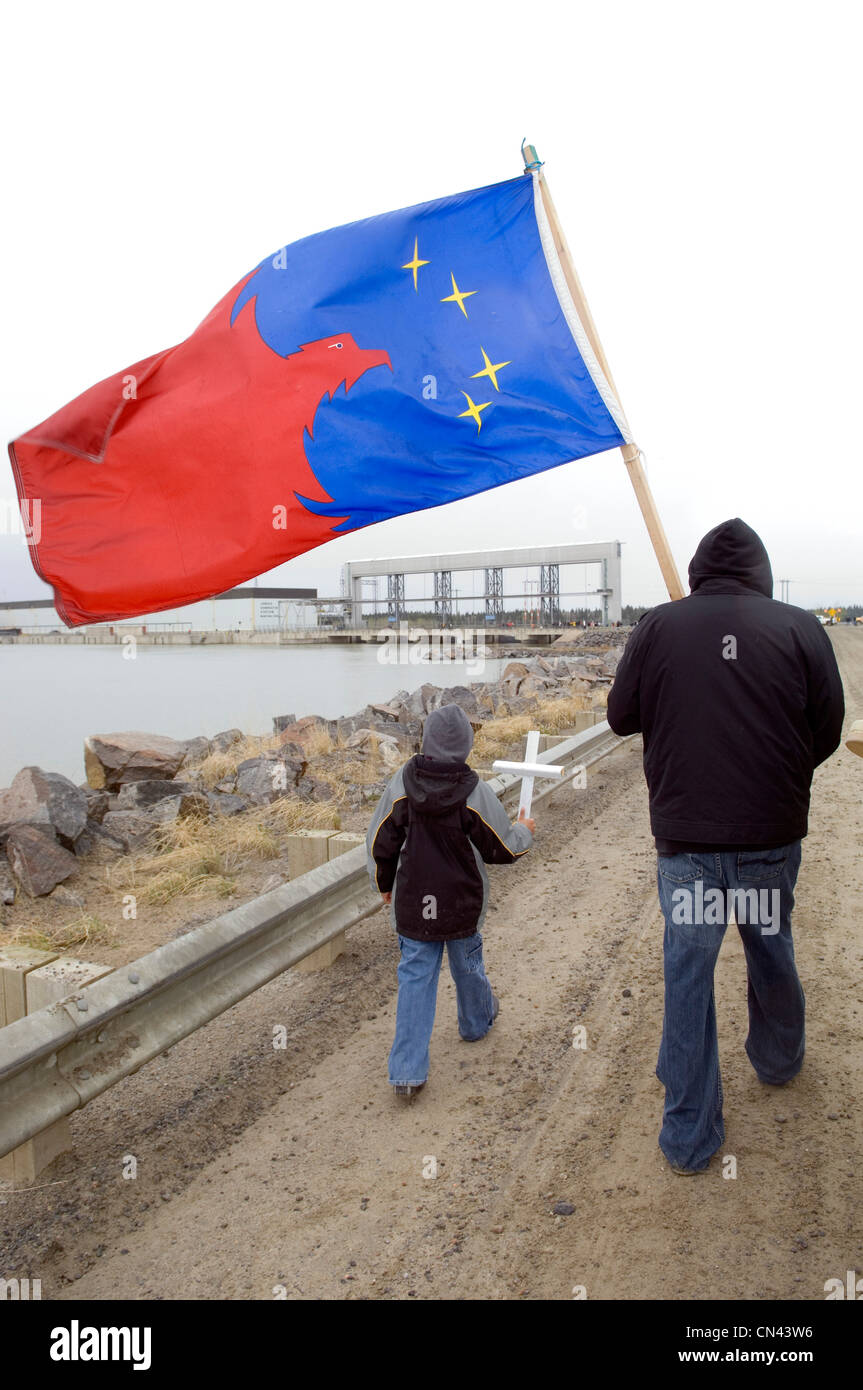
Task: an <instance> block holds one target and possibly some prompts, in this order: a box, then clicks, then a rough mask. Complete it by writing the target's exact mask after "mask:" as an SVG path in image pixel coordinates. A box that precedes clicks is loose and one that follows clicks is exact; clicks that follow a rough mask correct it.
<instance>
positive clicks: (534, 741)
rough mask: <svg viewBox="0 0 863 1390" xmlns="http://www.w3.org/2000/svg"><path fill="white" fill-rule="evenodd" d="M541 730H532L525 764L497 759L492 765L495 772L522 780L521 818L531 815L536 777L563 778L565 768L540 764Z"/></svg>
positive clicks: (529, 735)
mask: <svg viewBox="0 0 863 1390" xmlns="http://www.w3.org/2000/svg"><path fill="white" fill-rule="evenodd" d="M538 757H539V730H538V729H531V731H530V733H529V734H528V736H527V747H526V748H525V750H524V762H523V763H507V762H503V761H502V760H501V759H499V758H498V759H497V760H496V761H495V762H493V763H492V767H493V768H494V771H495V772H513V773H515V775H516V776H517V777H520V778H521V798H520V800H519V803H518V816H519V818H520V817H521V813H522V811H524V814H525V816H526V817H527V816H529V815H530V803H531V800H532V799H533V779H534V778H535V777H562V776H563V768H562V767H561V766H559V765H556V764H552V763H539V762H537V758H538Z"/></svg>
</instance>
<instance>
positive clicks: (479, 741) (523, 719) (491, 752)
mask: <svg viewBox="0 0 863 1390" xmlns="http://www.w3.org/2000/svg"><path fill="white" fill-rule="evenodd" d="M593 701H594V697H593V696H592V695H568V696H565V697H564V698H563V699H560V700H539V701H537V703H536V705H534V707H533V709H532V710H530V711H529V712H528V713H527V714H513V715H510V716H508V717H507V718H504V719H492V720H489V721H488V723H486V724H483V726H482V728H481V729H480V731H479V733H478V734H477V736H476V738H475V739H474V745H473V758H474V759H475V760H476V762H478V763H480V764H482V765H483V766H490V765H491V763H492V762H493V761H494V759H495V758H500V757H503V755H504V753H506V752H507V750H508V749H510V748H511V747H512V745H513V744H514V743H517V742H518V741H519V740H521V739H524V737H525V735H526V734H527V733H528V732H529V730H531V729H539V731H540V733H541V734H557V733H560V732H561V730H564V729H570V728H572V725H573V724H574V723H575V716H576V714H579V713H581V711H582V710H586V709H590V708H591V706H592V704H593Z"/></svg>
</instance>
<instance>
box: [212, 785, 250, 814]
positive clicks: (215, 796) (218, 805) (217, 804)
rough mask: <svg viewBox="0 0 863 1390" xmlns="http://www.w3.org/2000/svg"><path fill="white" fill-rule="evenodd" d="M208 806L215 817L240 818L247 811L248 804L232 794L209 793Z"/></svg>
mask: <svg viewBox="0 0 863 1390" xmlns="http://www.w3.org/2000/svg"><path fill="white" fill-rule="evenodd" d="M207 805H208V806H209V808H210V811H211V813H212V814H213V815H214V816H238V815H239V814H240V813H241V811H245V810H246V809H247V807H248V802H247V801H245V800H244V798H243V797H241V796H234V795H233V794H232V793H231V792H219V791H215V792H207Z"/></svg>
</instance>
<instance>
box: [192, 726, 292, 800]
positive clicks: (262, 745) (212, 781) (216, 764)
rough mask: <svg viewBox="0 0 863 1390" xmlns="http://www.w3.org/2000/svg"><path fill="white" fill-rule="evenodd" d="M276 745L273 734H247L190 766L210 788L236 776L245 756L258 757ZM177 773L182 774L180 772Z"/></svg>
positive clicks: (276, 740)
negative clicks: (224, 750) (228, 746)
mask: <svg viewBox="0 0 863 1390" xmlns="http://www.w3.org/2000/svg"><path fill="white" fill-rule="evenodd" d="M277 746H278V738H277V737H276V736H275V735H274V734H260V735H258V734H248V735H247V736H246V737H245V738H244V739H242V740H241V741H240V742H239V743H235V744H233V745H232V747H230V748H229V749H228V750H227V752H225V753H210V754H209V755H208V756H207V757H206V758H202V759H201V761H200V762H199V763H194V764H192V767H193V768H194V770H195V772H200V774H201V777H202V778H203V781H204V785H205V786H206V787H209V788H210V790H212V789H213V787H215V786H216V785H217V784H218V783H219V782H222V781H224V779H225V778H226V777H236V775H237V768H238V767H239V765H240V763H243V762H245V761H246V759H247V758H259V757H260V756H261V754H262V753H267V752H269V751H270V750H271V749H273V748H275V747H277ZM179 775H180V776H182V772H181V773H180V774H179Z"/></svg>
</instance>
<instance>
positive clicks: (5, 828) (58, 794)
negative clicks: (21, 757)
mask: <svg viewBox="0 0 863 1390" xmlns="http://www.w3.org/2000/svg"><path fill="white" fill-rule="evenodd" d="M87 811H88V807H87V797H86V796H85V794H84V792H82V791H81V788H80V787H76V786H75V783H74V782H71V781H70V780H69V778H68V777H64V776H62V774H61V773H59V772H43V771H42V769H41V767H24V768H22V769H21V771H20V772H17V773H16V774H15V776H14V777H13V779H12V785H11V786H10V787H9V788H8V789H7V790H5V791H0V843H2V842H3V840H4V839H5V838H6V836H7V835H8V833H9V831H10V830H11V829H12V827H13V826H14V825H33V826H36V827H37V828H42V829H47V830H48V831H50V832H51V833H52V838H53V834H54V832H56V834H57V835H58V836H60V838H61V840H62V841H64V842H66V843H68V844H70V845H71V843H72V842H73V841H74V840H75V839H77V837H78V836H79V835H80V834H81V832H82V831H83V829H84V827H85V826H86V824H87Z"/></svg>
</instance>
